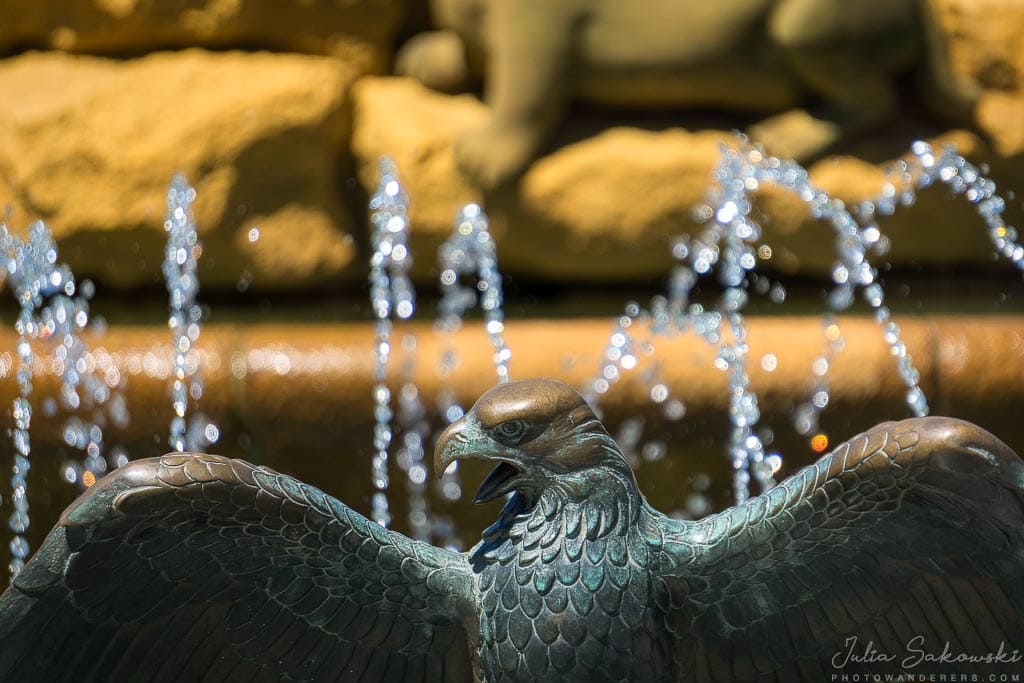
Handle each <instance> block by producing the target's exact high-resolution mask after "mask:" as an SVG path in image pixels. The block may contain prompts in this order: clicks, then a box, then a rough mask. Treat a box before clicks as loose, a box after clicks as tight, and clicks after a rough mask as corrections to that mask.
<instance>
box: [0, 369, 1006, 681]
mask: <svg viewBox="0 0 1024 683" xmlns="http://www.w3.org/2000/svg"><path fill="white" fill-rule="evenodd" d="M465 458H476V459H483V460H488V461H492V462H494V463H496V467H495V468H494V470H493V471H492V472H491V474H490V475H488V476H487V478H486V479H485V480H484V482H483V483H482V485H481V486H480V490H479V492H478V493H477V495H476V498H475V502H488V501H492V500H495V499H497V498H500V497H507V501H506V503H505V506H504V508H503V509H502V511H501V514H500V516H499V517H498V520H497V521H496V522H495V523H494V524H493V525H492V526H490V527H489V528H488V529H487V530H486V531H485V532H484V534H483V539H482V540H481V541H480V542H479V543H478V544H477V545H476V546H475V547H474V548H472V549H471V550H470V551H469V552H468V553H457V552H451V551H448V550H444V549H441V548H436V547H433V546H431V545H429V544H426V543H422V542H418V541H413V540H410V539H408V538H406V537H405V536H402V535H401V534H399V533H396V532H393V531H389V530H387V529H385V528H382V527H380V526H378V525H377V524H374V523H372V522H370V521H369V520H367V519H366V518H365V517H363V516H362V515H359V514H358V513H356V512H354V511H353V510H352V509H350V508H349V507H347V506H345V505H344V504H342V503H340V502H339V501H337V500H335V499H334V498H332V497H330V496H328V495H326V494H325V493H323V492H322V491H320V490H318V489H316V488H314V487H312V486H308V485H305V484H302V483H300V482H298V481H296V480H294V479H292V478H290V477H287V476H285V475H282V474H278V473H276V472H273V471H271V470H269V469H266V468H263V467H256V466H253V465H250V464H248V463H246V462H243V461H240V460H229V459H226V458H221V457H217V456H210V455H201V454H194V455H192V454H173V455H165V456H163V457H162V458H153V459H148V460H139V461H136V462H132V463H129V464H128V465H126V466H124V467H123V468H121V469H119V470H117V471H116V472H114V473H113V474H111V475H110V476H108V477H106V478H104V479H103V480H101V481H100V482H98V483H97V484H96V485H94V486H93V487H92V488H91V489H90V490H88V491H87V492H85V493H84V494H83V495H82V496H81V497H80V498H79V499H78V500H77V501H75V502H74V503H73V504H72V505H71V506H70V507H69V508H68V509H67V510H66V511H65V512H64V514H63V516H62V517H61V519H60V522H59V523H58V525H57V526H56V527H55V528H54V529H53V530H52V531H51V532H50V534H49V536H48V537H47V539H46V541H45V543H44V544H43V545H42V547H41V548H40V550H39V551H38V553H37V554H36V555H35V557H34V558H33V559H32V561H31V562H29V564H28V565H27V566H26V568H25V570H24V571H23V572H22V573H21V574H19V575H18V576H17V578H16V579H15V580H14V582H13V585H12V586H11V588H10V589H9V590H8V591H7V592H6V593H5V594H4V595H3V597H2V598H0V680H3V681H35V680H38V681H63V680H74V681H88V680H114V681H119V680H132V681H143V680H145V681H149V680H165V681H172V680H175V681H176V680H203V681H225V680H239V681H251V680H268V681H271V680H272V681H277V680H314V681H334V680H343V681H348V680H351V681H356V680H360V681H377V680H387V681H420V680H424V681H463V680H474V679H476V680H488V681H497V680H553V681H554V680H559V681H560V680H571V681H603V680H616V681H621V680H637V681H647V680H650V681H676V680H693V681H754V680H758V681H761V680H773V681H795V680H809V681H824V680H830V676H831V675H832V674H836V673H840V672H841V673H849V672H885V673H892V672H894V671H901V670H910V671H920V672H933V673H934V672H943V673H949V672H961V671H993V672H999V671H1005V670H1008V669H1007V667H1010V670H1020V668H1021V667H1022V665H1021V663H1020V662H1021V659H1020V653H1019V652H1017V650H1020V649H1024V463H1022V462H1021V460H1020V459H1019V458H1018V457H1017V456H1016V455H1015V454H1014V453H1013V452H1012V451H1011V450H1010V449H1009V448H1008V447H1007V446H1006V445H1004V444H1003V443H1002V442H1000V441H999V440H997V439H996V438H995V437H993V436H992V435H990V434H989V433H987V432H985V431H983V430H982V429H980V428H978V427H975V426H973V425H971V424H969V423H966V422H961V421H957V420H953V419H947V418H919V419H911V420H905V421H903V422H891V423H886V424H883V425H880V426H878V427H876V428H874V429H872V430H871V431H869V432H866V433H865V434H862V435H860V436H857V437H855V438H853V439H851V440H850V441H848V442H846V443H844V444H842V445H841V446H839V447H838V448H837V449H835V450H834V451H833V452H832V453H830V454H828V455H826V456H824V457H822V458H821V459H820V460H818V462H817V463H816V464H814V465H811V466H809V467H806V468H804V469H803V470H801V471H799V472H797V473H796V474H795V475H793V476H792V477H790V478H789V479H786V480H785V481H783V482H782V483H781V484H779V485H778V486H775V487H774V488H772V489H770V490H769V491H767V492H766V493H764V494H762V495H760V496H757V497H755V498H752V499H750V500H748V501H746V502H745V503H743V504H742V505H737V506H735V507H732V508H729V509H727V510H725V511H723V512H720V513H717V514H712V515H710V516H708V517H706V518H704V519H702V520H699V521H683V520H676V519H671V518H669V517H666V516H665V515H663V514H661V513H659V512H658V511H656V510H654V509H653V508H652V507H650V506H649V505H648V504H647V502H646V500H645V499H644V497H643V496H642V495H641V493H640V491H639V490H638V488H637V483H636V479H635V478H634V476H633V473H632V471H631V470H630V467H629V465H628V464H627V462H626V460H625V459H624V458H623V456H622V453H621V452H620V450H619V448H618V447H617V446H616V444H615V442H614V441H613V440H612V438H611V437H610V436H609V434H608V432H607V431H606V430H605V428H604V427H603V426H602V424H601V422H600V421H599V420H598V419H597V418H596V417H595V415H594V413H593V412H592V410H591V409H590V407H589V406H588V405H587V403H586V402H585V401H584V400H583V398H582V397H581V396H580V395H579V394H578V393H576V392H575V391H574V390H573V389H571V388H570V387H568V386H567V385H565V384H562V383H560V382H555V381H552V380H531V381H526V382H515V383H508V384H504V385H500V386H498V387H496V388H494V389H492V390H490V391H489V392H487V393H486V394H485V395H484V396H483V397H481V398H480V400H479V401H478V402H477V403H476V405H475V406H474V407H473V409H472V410H470V411H469V412H468V413H467V414H466V415H465V416H464V417H463V418H461V419H460V420H459V421H458V422H456V423H454V424H453V425H451V426H450V427H449V428H448V429H447V430H446V431H445V432H444V434H443V435H442V436H441V438H440V441H439V443H438V445H437V450H436V455H435V465H436V467H437V469H438V470H439V471H443V470H444V469H445V468H446V467H447V466H448V465H449V464H450V463H451V462H453V461H455V460H459V459H465ZM917 652H921V653H922V654H921V655H920V656H919V657H918V659H916V660H915V659H913V657H915V656H917V655H915V653H917ZM943 652H945V653H946V654H945V655H943V654H942V653H943ZM929 657H932V658H931V659H929ZM936 657H938V658H939V659H935V658H936ZM942 657H945V659H942ZM1015 658H1016V659H1015ZM914 667H916V668H914ZM1000 667H1002V668H1000Z"/></svg>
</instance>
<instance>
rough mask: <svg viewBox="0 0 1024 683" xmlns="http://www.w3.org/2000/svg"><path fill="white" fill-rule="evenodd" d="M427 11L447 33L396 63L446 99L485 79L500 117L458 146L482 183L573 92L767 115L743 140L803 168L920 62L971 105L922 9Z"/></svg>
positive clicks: (523, 3) (621, 5)
mask: <svg viewBox="0 0 1024 683" xmlns="http://www.w3.org/2000/svg"><path fill="white" fill-rule="evenodd" d="M431 9H432V12H433V15H434V20H435V22H436V23H437V24H438V25H439V26H440V27H441V28H440V30H437V31H433V32H429V33H424V34H421V35H418V36H416V37H414V38H413V39H412V40H410V41H409V42H408V43H407V44H406V45H405V47H404V48H403V49H402V51H401V52H400V53H399V55H398V60H397V64H396V67H397V70H398V72H399V73H402V74H405V75H408V76H413V77H415V78H417V79H419V80H420V81H421V82H423V83H424V84H426V85H427V86H429V87H431V88H435V89H437V90H442V91H455V90H459V89H462V88H465V87H466V85H467V84H468V83H469V82H470V81H471V80H472V78H473V77H474V76H476V75H481V74H483V75H485V76H486V83H485V98H486V101H487V104H488V105H489V106H490V107H491V109H492V112H493V117H492V119H491V121H490V123H489V124H488V125H487V126H486V127H484V128H482V129H480V130H475V131H469V132H467V133H466V134H465V135H464V136H463V137H462V139H461V140H460V141H459V143H458V149H457V158H458V161H459V163H460V165H461V166H462V168H463V170H464V171H465V172H466V173H468V174H469V175H470V176H471V177H473V178H474V179H475V180H476V181H477V182H478V183H479V184H480V185H481V186H483V187H485V188H486V187H493V186H495V185H498V184H501V183H502V182H503V181H505V180H507V179H509V178H511V177H513V176H515V175H516V174H517V173H519V172H521V171H522V170H523V169H524V168H525V167H526V166H527V165H528V164H529V163H530V162H531V161H532V160H533V159H534V158H535V157H536V155H537V154H538V152H539V150H540V148H541V146H542V145H543V144H544V143H545V142H546V141H547V139H548V137H549V135H550V134H551V133H552V132H553V131H554V130H555V129H556V128H557V127H558V125H559V123H560V121H561V120H562V118H563V116H564V114H565V111H566V108H567V106H568V104H569V102H570V101H571V100H572V99H574V98H579V99H585V100H589V101H593V102H597V103H601V104H608V105H616V106H620V105H628V106H639V107H676V106H686V107H709V108H726V109H729V110H735V111H745V112H752V113H758V112H764V113H766V115H767V118H765V119H763V120H761V121H760V122H759V123H757V124H755V125H753V126H751V127H750V128H749V130H748V132H749V133H750V134H751V136H752V138H753V139H754V141H755V142H759V143H761V144H763V145H764V146H765V147H766V148H767V149H768V151H769V152H771V153H772V154H775V155H777V156H780V157H783V158H792V159H796V160H798V161H806V160H808V159H810V158H813V157H815V156H817V155H819V154H821V153H822V152H824V151H825V150H827V149H828V148H829V147H831V146H832V145H833V144H835V143H836V142H839V141H841V140H842V139H844V138H846V137H848V136H850V135H853V134H856V133H859V132H862V131H865V130H870V129H872V128H874V127H877V126H879V125H880V124H882V123H883V122H885V121H886V120H888V119H890V118H891V117H892V116H893V115H894V114H895V112H896V111H897V109H898V106H897V105H898V91H897V88H896V84H895V83H896V81H895V79H896V77H897V76H899V75H901V74H904V73H906V72H908V70H910V69H911V68H913V67H923V69H922V71H923V72H924V73H925V77H924V78H921V79H920V80H921V81H922V82H923V85H925V87H926V89H927V90H929V91H930V92H929V94H927V95H926V96H925V98H924V99H925V100H926V104H929V105H930V106H931V108H934V109H936V110H939V109H941V110H942V112H943V113H953V114H956V115H962V114H964V113H966V112H967V111H968V110H969V108H970V105H971V102H972V99H973V96H972V94H971V93H970V92H968V91H967V89H966V88H965V87H961V86H959V85H957V84H956V83H954V80H953V77H952V75H951V73H950V71H949V69H948V64H946V62H945V60H944V56H943V54H942V50H941V37H940V35H939V33H938V31H937V29H936V27H935V24H934V21H933V19H932V17H931V8H930V5H929V0H859V1H858V2H844V1H843V0H721V1H720V2H712V3H704V2H680V1H679V0H635V1H633V2H621V1H618V0H603V1H601V0H432V3H431ZM819 104H820V106H817V105H819ZM812 105H813V106H812ZM808 107H812V108H808Z"/></svg>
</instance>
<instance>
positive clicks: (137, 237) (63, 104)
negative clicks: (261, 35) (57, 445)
mask: <svg viewBox="0 0 1024 683" xmlns="http://www.w3.org/2000/svg"><path fill="white" fill-rule="evenodd" d="M354 77H355V73H354V72H353V71H352V70H351V69H350V68H348V67H347V66H345V65H344V64H342V63H341V62H339V61H338V60H336V59H333V58H327V57H312V56H299V55H278V54H269V53H250V54H243V53H237V52H228V53H212V52H206V51H202V50H187V51H184V52H175V53H157V54H153V55H150V56H147V57H143V58H141V59H135V60H128V61H114V60H110V59H101V58H95V57H82V56H70V55H66V54H62V53H29V54H26V55H23V56H20V57H16V58H12V59H9V60H5V61H3V62H0V92H3V93H4V98H5V100H6V101H7V102H9V103H11V106H7V107H4V108H3V109H2V110H0V206H5V205H9V206H10V207H11V209H12V210H13V212H12V217H11V220H10V221H9V222H10V223H11V225H12V227H14V228H18V227H20V226H24V225H26V224H27V222H28V221H29V220H30V219H36V218H41V219H44V220H45V221H46V222H47V223H48V224H49V225H50V228H51V229H52V230H53V233H54V236H55V237H56V239H57V242H58V246H59V248H60V254H61V258H62V259H64V260H66V261H67V262H68V263H69V264H70V265H71V266H72V268H73V269H74V271H75V273H76V274H77V275H78V276H79V278H82V277H94V278H97V279H99V280H100V281H102V282H104V283H107V284H110V285H112V286H115V287H119V288H131V287H138V286H143V285H154V284H157V283H159V282H160V277H161V275H160V265H159V264H160V262H161V261H162V260H163V243H164V241H165V233H164V230H163V221H164V212H165V204H164V196H165V192H166V188H167V186H168V184H169V182H170V180H171V177H172V175H173V174H174V173H176V172H179V171H180V172H183V173H185V175H186V176H187V178H188V179H189V181H190V182H191V183H192V184H193V185H194V186H195V187H196V189H197V191H198V200H197V202H196V204H195V214H196V220H197V223H198V227H199V231H200V236H201V239H202V240H203V245H204V253H203V256H202V258H201V259H200V276H201V278H202V282H203V287H204V288H206V289H228V290H233V289H235V287H236V286H238V287H239V288H245V287H246V286H248V285H251V287H253V288H264V289H291V288H302V287H310V286H314V287H315V286H317V285H322V284H323V283H324V282H325V281H326V282H330V281H336V280H338V279H339V278H344V277H345V275H346V271H347V269H348V268H349V266H350V265H351V264H352V263H353V258H354V255H355V251H356V247H355V245H354V243H353V238H352V232H353V226H352V218H351V216H352V215H353V214H352V213H351V212H350V211H349V210H348V209H346V207H344V206H343V205H342V196H343V191H342V189H343V180H342V176H341V172H340V169H339V158H341V154H342V150H344V148H345V145H346V140H347V135H348V130H349V122H348V116H347V111H346V98H347V93H348V90H349V86H350V84H351V83H352V81H353V79H354ZM252 226H259V228H260V237H259V239H258V240H257V241H255V242H251V241H250V240H249V230H250V228H251V227H252Z"/></svg>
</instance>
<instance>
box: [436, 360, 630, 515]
mask: <svg viewBox="0 0 1024 683" xmlns="http://www.w3.org/2000/svg"><path fill="white" fill-rule="evenodd" d="M470 458H473V459H477V460H490V461H495V462H496V463H497V466H496V467H495V468H494V470H492V471H491V473H490V474H489V475H488V476H487V478H486V479H484V481H483V483H482V484H481V485H480V490H479V491H477V494H476V497H475V498H474V499H473V502H475V503H485V502H488V501H491V500H494V499H495V498H498V497H499V496H502V495H504V494H506V493H510V492H513V491H515V492H519V493H521V494H523V495H524V496H525V497H526V498H527V499H528V500H537V499H538V498H539V497H540V496H541V495H542V494H543V493H544V492H545V491H548V490H552V489H555V490H558V491H560V492H561V493H562V494H564V495H566V496H567V497H570V498H575V499H582V498H584V497H586V496H587V495H589V494H591V493H592V492H594V491H595V490H596V489H597V488H600V487H602V486H603V485H605V483H606V482H608V481H609V477H608V475H609V474H611V475H614V476H613V477H611V478H612V479H615V480H623V479H624V480H625V481H623V482H622V483H626V484H630V485H631V486H630V488H633V489H635V486H636V482H635V479H634V477H633V472H632V470H631V469H630V468H629V464H628V463H627V462H626V460H625V458H623V456H622V452H621V451H620V450H619V448H618V446H616V445H615V442H614V441H613V440H612V438H611V437H610V436H609V435H608V432H607V430H605V428H604V425H602V424H601V422H600V420H598V419H597V417H596V416H595V415H594V411H593V410H591V408H590V406H589V405H587V402H586V401H585V400H584V399H583V397H582V396H580V394H579V393H577V392H576V391H575V390H574V389H573V388H572V387H570V386H569V385H567V384H565V383H563V382H559V381H556V380H551V379H531V380H526V381H522V382H509V383H507V384H500V385H498V386H497V387H495V388H493V389H491V390H490V391H488V392H487V393H486V394H484V395H483V396H481V397H480V400H478V401H477V402H476V405H474V406H473V408H472V409H471V410H470V411H469V412H467V413H466V414H465V415H464V416H463V417H462V418H461V419H459V420H458V421H456V422H454V423H452V424H451V425H449V427H448V428H447V429H446V430H445V431H444V432H443V433H442V434H441V437H440V439H439V440H438V442H437V448H436V450H435V451H434V467H435V470H436V471H437V473H438V475H439V476H440V474H441V473H443V472H444V471H445V470H446V469H447V468H448V466H449V465H450V464H451V463H452V462H454V461H456V460H463V459H470Z"/></svg>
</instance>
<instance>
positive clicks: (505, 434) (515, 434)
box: [491, 420, 526, 446]
mask: <svg viewBox="0 0 1024 683" xmlns="http://www.w3.org/2000/svg"><path fill="white" fill-rule="evenodd" d="M491 432H492V434H493V435H494V438H495V439H497V440H498V441H500V442H501V443H503V444H505V445H506V446H515V445H516V444H517V443H519V441H520V439H522V438H523V435H525V434H526V422H524V421H523V420H506V421H505V422H502V423H500V424H498V425H495V427H494V429H493V430H491Z"/></svg>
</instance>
